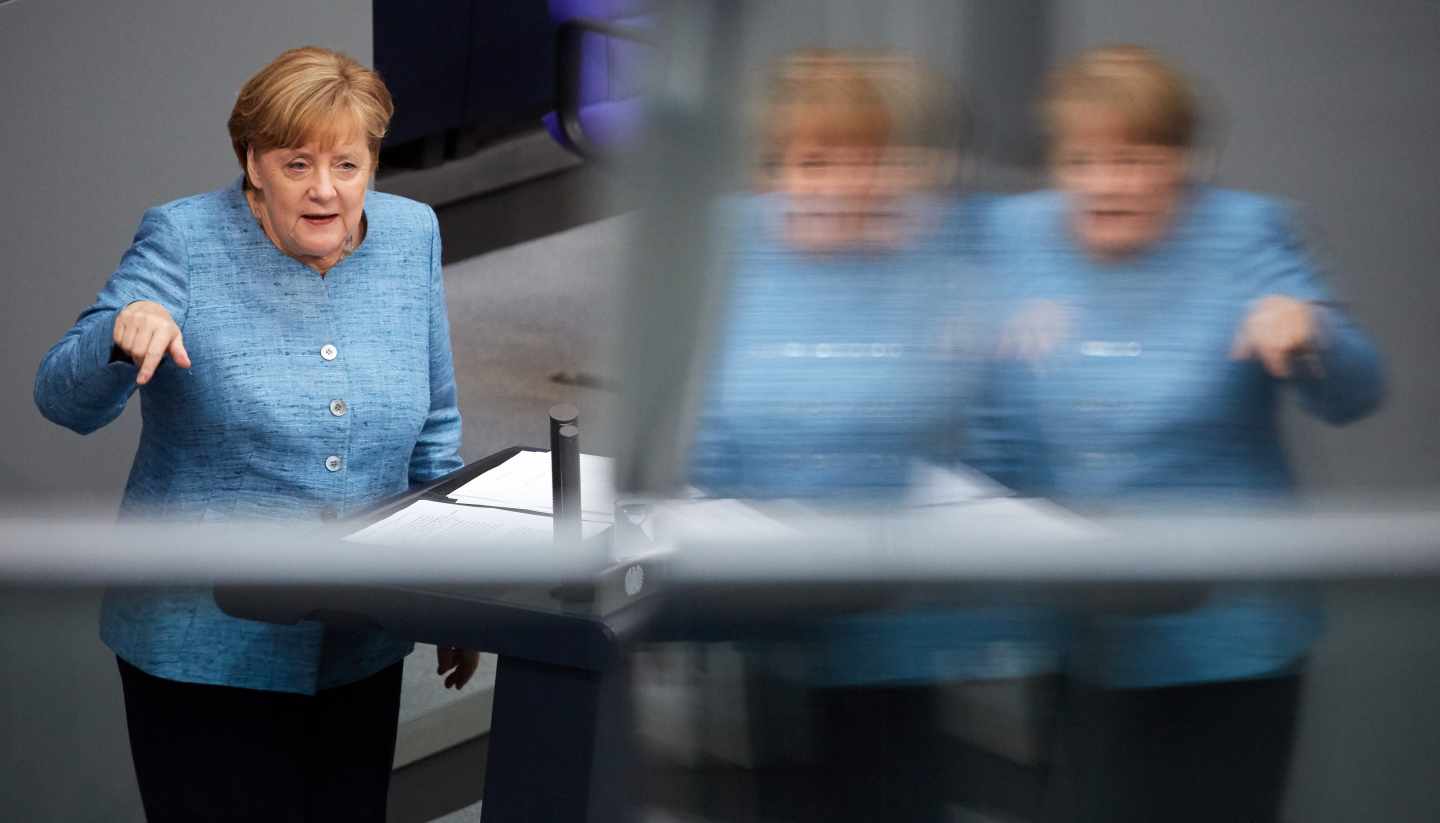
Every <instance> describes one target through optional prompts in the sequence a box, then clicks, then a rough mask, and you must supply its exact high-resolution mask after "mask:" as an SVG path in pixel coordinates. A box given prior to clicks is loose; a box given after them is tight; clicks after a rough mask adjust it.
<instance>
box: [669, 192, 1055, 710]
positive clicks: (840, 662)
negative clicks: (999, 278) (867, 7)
mask: <svg viewBox="0 0 1440 823" xmlns="http://www.w3.org/2000/svg"><path fill="white" fill-rule="evenodd" d="M781 208H782V203H781V202H780V200H779V198H777V197H770V196H761V197H754V198H749V199H745V200H742V201H739V202H735V203H731V204H728V208H727V209H726V215H727V217H728V218H729V219H730V226H729V229H728V231H727V236H729V237H732V238H737V242H736V243H735V245H734V246H732V249H731V252H732V253H731V255H730V257H729V263H730V272H731V283H730V288H729V289H728V293H727V301H726V306H725V307H724V309H723V317H724V320H723V324H722V325H721V327H720V328H721V334H720V336H719V340H718V344H717V347H716V348H717V351H716V353H715V356H714V358H713V366H712V368H711V370H710V371H709V373H708V374H707V376H706V377H707V380H706V387H705V392H704V395H703V396H704V401H703V406H702V409H701V412H700V416H699V418H700V422H699V426H698V430H697V432H696V436H695V444H694V447H693V448H692V451H691V471H690V479H691V482H692V483H693V484H694V485H696V486H698V487H699V488H701V489H703V490H705V491H706V492H708V493H710V494H713V495H717V496H727V497H744V498H758V499H774V498H798V499H803V500H807V501H811V502H818V503H825V504H828V503H876V502H879V503H887V502H888V503H895V502H898V501H899V500H900V498H901V496H902V495H903V494H904V492H905V491H906V489H907V487H908V485H909V483H910V479H911V472H912V468H913V465H914V463H915V461H917V460H925V461H930V462H936V463H942V464H943V463H947V462H950V461H952V460H954V459H955V458H956V456H957V455H958V454H959V453H960V450H961V449H962V445H963V441H964V439H965V432H964V428H965V411H966V408H965V404H966V399H967V398H968V397H970V396H972V395H973V391H974V386H973V383H974V381H975V380H977V379H979V377H980V376H981V370H980V369H979V368H978V365H979V363H980V361H981V359H982V357H983V356H984V355H985V354H986V353H988V351H989V350H990V348H991V347H992V346H993V335H992V334H991V333H990V327H991V326H993V320H994V318H995V317H996V316H997V313H996V311H994V305H993V304H994V303H995V301H996V300H997V299H998V298H997V296H996V295H995V293H994V291H995V289H994V284H993V283H991V282H988V281H987V280H986V279H984V278H982V277H981V276H980V274H979V273H978V272H977V271H972V270H968V269H967V268H966V267H965V266H964V265H963V264H962V262H961V260H962V257H963V256H964V255H965V254H966V253H967V249H966V248H965V245H966V243H967V242H968V236H967V232H968V228H967V226H968V224H967V222H966V221H967V218H968V216H969V211H968V210H967V209H965V208H956V209H954V210H953V211H951V208H950V207H947V208H946V211H945V213H944V214H943V215H942V214H941V213H940V211H939V207H938V206H930V207H925V208H922V209H920V212H919V214H920V216H921V217H922V218H927V219H930V220H932V221H933V223H934V227H933V229H932V230H929V231H926V232H924V233H923V236H921V237H919V238H918V239H916V241H915V242H913V243H912V244H911V245H909V246H908V247H907V248H905V249H902V250H898V251H892V252H879V251H877V252H865V253H862V252H856V253H852V254H835V255H815V254H805V253H801V252H797V251H794V250H792V249H790V248H788V247H787V246H786V245H785V243H784V241H783V238H781V237H780V236H779V227H780V226H781V225H782V216H781V212H780V209H781ZM957 550H959V548H958V546H957ZM798 628H799V631H798V632H797V635H796V638H797V639H799V640H801V641H803V642H802V645H804V646H805V647H806V649H807V651H810V652H816V651H818V652H819V653H818V654H811V655H809V656H808V657H807V659H808V661H809V663H808V665H809V671H807V672H806V675H805V676H806V677H807V678H808V679H810V680H811V681H812V682H818V683H823V684H836V685H838V684H855V683H877V682H927V681H931V680H936V679H950V678H969V677H999V676H1019V675H1025V674H1032V673H1035V672H1036V671H1043V670H1046V669H1049V668H1051V667H1052V666H1053V662H1054V653H1053V638H1052V637H1051V636H1050V633H1051V632H1052V631H1053V628H1052V623H1051V621H1050V620H1049V619H1048V618H1046V617H1045V616H1044V615H1041V614H1038V613H1034V612H1031V611H1029V610H1025V609H1019V608H1010V607H1008V605H1006V606H997V607H996V608H994V609H978V610H973V611H971V610H966V611H963V612H957V611H954V610H952V609H946V608H941V607H936V608H925V609H915V610H910V611H904V612H874V613H863V614H855V615H852V616H849V617H845V618H837V619H833V620H826V621H823V622H818V621H817V622H813V623H810V624H807V625H805V626H801V627H798Z"/></svg>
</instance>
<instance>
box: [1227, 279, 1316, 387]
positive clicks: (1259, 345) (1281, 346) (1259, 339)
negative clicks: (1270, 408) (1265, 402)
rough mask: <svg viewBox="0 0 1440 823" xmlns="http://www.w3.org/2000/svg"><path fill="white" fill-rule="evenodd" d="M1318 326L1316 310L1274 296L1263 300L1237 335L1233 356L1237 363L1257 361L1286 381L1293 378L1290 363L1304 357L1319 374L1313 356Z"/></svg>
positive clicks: (1304, 303) (1289, 298)
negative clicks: (1238, 361) (1240, 361)
mask: <svg viewBox="0 0 1440 823" xmlns="http://www.w3.org/2000/svg"><path fill="white" fill-rule="evenodd" d="M1318 337H1319V324H1318V322H1317V318H1316V315H1315V309H1314V307H1313V306H1311V305H1310V304H1309V303H1306V302H1304V301H1303V300H1296V299H1295V298H1293V297H1282V296H1280V295H1276V294H1272V295H1269V296H1267V297H1263V298H1261V299H1260V300H1259V301H1258V302H1257V303H1255V307H1254V308H1252V309H1251V310H1250V314H1249V315H1247V316H1246V317H1245V321H1244V322H1243V323H1241V324H1240V331H1239V332H1238V333H1236V335H1235V342H1234V344H1233V345H1232V346H1231V347H1230V357H1231V358H1233V359H1235V360H1250V359H1256V360H1259V361H1260V362H1261V364H1263V365H1264V366H1265V371H1266V372H1268V373H1269V374H1270V376H1271V377H1275V378H1278V379H1281V380H1284V379H1286V378H1288V377H1290V376H1291V361H1292V360H1295V359H1297V358H1304V362H1306V363H1307V364H1309V367H1310V368H1311V370H1312V371H1313V372H1314V376H1315V377H1323V376H1324V375H1323V374H1320V373H1319V361H1318V360H1317V359H1316V358H1315V357H1314V356H1313V355H1314V354H1315V348H1316V344H1317V339H1318Z"/></svg>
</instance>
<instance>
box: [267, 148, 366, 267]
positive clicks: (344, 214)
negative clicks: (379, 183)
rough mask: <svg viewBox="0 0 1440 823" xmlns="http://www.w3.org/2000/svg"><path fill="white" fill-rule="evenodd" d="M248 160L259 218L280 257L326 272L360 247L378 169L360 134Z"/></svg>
mask: <svg viewBox="0 0 1440 823" xmlns="http://www.w3.org/2000/svg"><path fill="white" fill-rule="evenodd" d="M247 160H248V162H247V167H248V168H249V171H250V181H251V184H252V185H253V186H254V187H255V198H254V202H255V206H256V212H257V214H258V215H259V217H260V222H261V225H262V226H264V228H265V233H266V234H267V235H269V237H270V239H271V240H272V241H274V243H275V245H277V246H279V247H280V250H281V251H283V252H285V253H286V254H288V255H290V256H291V257H294V258H296V259H297V260H299V261H300V262H302V263H304V264H305V265H307V266H310V267H311V268H313V269H316V270H317V271H321V272H324V271H327V270H328V269H329V268H330V267H331V266H333V265H335V264H336V263H337V262H339V261H340V258H342V257H343V256H344V255H345V253H346V252H347V251H349V250H350V249H353V248H354V246H355V244H357V243H358V242H359V241H360V239H361V226H360V218H361V215H362V214H364V212H365V190H366V186H367V185H368V184H369V182H370V175H371V172H372V170H373V165H374V164H373V161H372V158H371V157H370V148H369V145H368V143H367V142H366V141H365V139H364V137H363V135H361V134H360V133H359V130H358V129H357V130H354V131H353V132H352V133H350V134H349V135H348V136H345V137H343V138H342V139H338V140H335V141H334V142H333V144H329V145H325V144H322V143H321V142H320V141H318V140H312V141H310V142H308V143H306V144H305V145H303V146H297V147H294V148H279V149H269V150H266V151H263V152H259V153H256V152H255V151H254V150H253V149H252V150H251V151H250V154H249V156H248V158H247Z"/></svg>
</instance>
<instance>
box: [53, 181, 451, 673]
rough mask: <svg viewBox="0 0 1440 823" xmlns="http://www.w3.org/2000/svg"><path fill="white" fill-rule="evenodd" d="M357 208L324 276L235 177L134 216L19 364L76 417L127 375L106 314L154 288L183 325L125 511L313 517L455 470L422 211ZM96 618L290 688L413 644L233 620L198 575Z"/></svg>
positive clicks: (204, 662)
mask: <svg viewBox="0 0 1440 823" xmlns="http://www.w3.org/2000/svg"><path fill="white" fill-rule="evenodd" d="M365 216H366V221H367V227H368V228H367V234H366V237H365V240H364V242H363V243H362V244H361V246H360V247H359V248H358V249H356V250H355V252H354V253H353V254H351V255H350V256H349V257H348V258H346V259H345V260H344V261H342V262H341V263H340V264H339V265H337V266H336V267H335V268H333V269H331V270H330V272H329V273H328V274H327V275H326V276H325V277H323V278H322V277H320V276H319V275H318V274H317V273H316V272H315V271H313V270H312V269H309V268H307V267H305V266H304V265H303V264H301V263H300V262H298V261H296V260H294V259H293V258H291V257H288V256H286V255H285V254H283V253H282V252H281V251H280V250H279V249H278V248H276V246H275V245H274V244H273V243H272V242H271V241H270V240H269V239H268V238H267V237H266V236H265V234H264V233H263V231H262V230H261V229H260V227H259V225H258V224H257V223H256V221H255V219H254V218H253V217H252V216H251V214H250V211H249V209H248V207H247V205H246V202H245V197H244V194H243V192H242V190H241V186H240V182H239V181H236V182H235V183H234V184H232V185H230V186H227V187H226V188H223V189H220V190H218V191H213V192H210V193H207V194H200V195H196V196H193V197H187V198H184V199H181V200H177V201H175V202H172V203H168V204H166V205H163V206H159V207H157V208H153V209H150V210H149V211H147V212H146V213H145V216H144V219H143V220H142V221H141V223H140V228H139V230H138V231H137V233H136V235H135V240H134V243H133V244H132V245H131V247H130V249H129V250H128V251H127V252H126V253H125V256H124V257H123V259H122V260H121V262H120V267H119V268H118V269H117V270H116V271H115V273H114V274H112V275H111V276H110V280H109V282H108V283H106V285H105V288H104V289H103V290H102V291H101V292H100V295H99V297H98V298H97V299H96V301H95V304H94V305H93V306H91V307H90V308H88V309H86V310H85V311H84V312H83V313H82V314H81V315H80V318H79V319H78V320H77V321H76V323H75V325H74V327H72V328H71V329H70V331H68V332H66V334H65V336H64V337H63V338H61V340H60V342H59V343H57V344H56V345H55V347H54V348H52V349H51V350H50V352H49V353H48V354H46V355H45V359H44V361H43V362H42V363H41V365H40V371H39V374H38V375H37V377H36V380H35V402H36V404H37V405H38V406H39V407H40V410H41V412H42V413H43V414H44V415H45V416H46V417H47V418H49V419H50V420H52V421H54V422H56V423H59V424H60V425H62V426H66V427H67V428H70V429H73V430H75V431H77V432H79V433H81V434H86V433H89V432H91V431H94V430H96V429H98V428H100V427H101V426H104V425H105V424H106V423H109V422H110V421H111V420H114V419H115V418H116V417H117V416H119V414H120V413H121V411H123V410H124V408H125V404H126V403H127V402H128V401H129V399H130V396H131V394H133V393H134V392H135V389H136V386H135V376H136V371H137V369H136V367H135V366H134V365H132V364H130V363H128V362H123V363H117V362H111V359H110V355H111V345H112V339H111V334H112V329H113V326H114V322H115V316H116V314H117V313H118V312H119V311H120V310H121V309H122V308H124V307H125V306H126V305H127V304H129V303H131V302H134V301H137V300H152V301H154V302H157V303H159V304H161V305H162V306H164V307H165V308H166V309H167V310H168V311H169V312H170V314H171V316H172V317H173V318H174V319H175V322H176V323H177V324H179V325H180V327H181V329H182V332H183V334H184V335H185V346H186V349H187V350H188V351H189V353H190V357H191V360H192V363H193V366H192V368H190V369H188V370H187V369H181V368H179V367H177V366H175V365H174V364H173V363H171V362H170V361H169V360H168V359H167V360H166V361H165V363H164V365H162V366H161V368H160V369H159V370H158V371H157V372H156V374H155V377H154V378H153V379H152V380H151V382H150V383H149V384H148V385H146V386H144V387H143V388H141V389H140V397H141V412H142V417H143V426H142V429H141V434H140V446H139V449H138V450H137V452H136V454H135V462H134V466H133V468H132V469H131V472H130V479H129V482H128V484H127V485H126V488H125V495H124V499H123V502H122V503H121V516H122V517H136V516H144V517H156V518H164V519H178V520H184V521H192V522H193V521H230V520H234V521H244V520H247V519H254V518H265V519H273V518H283V519H296V520H301V521H310V522H315V523H318V522H319V521H320V520H321V519H328V518H333V517H337V516H338V517H344V516H346V515H348V514H351V513H353V512H356V511H358V510H360V509H363V508H365V507H366V506H369V505H371V504H373V503H375V502H377V501H379V500H381V499H382V498H385V497H387V496H389V495H393V494H396V493H398V492H403V491H405V490H406V489H407V488H408V487H409V486H410V485H412V484H417V483H423V482H425V481H428V480H431V479H434V478H436V477H439V476H441V475H443V474H445V473H447V472H449V471H452V470H454V469H456V468H459V467H460V465H461V461H460V457H459V446H460V413H459V410H458V408H457V405H456V395H455V377H454V370H453V366H452V363H451V355H450V334H449V327H448V321H447V318H446V313H445V294H444V285H443V280H442V278H441V272H440V233H439V227H438V224H437V222H436V219H435V215H434V212H432V211H431V210H430V209H429V208H428V207H426V206H424V205H421V204H418V203H415V202H412V201H409V200H406V199H404V198H400V197H394V196H391V195H386V194H382V193H379V192H370V193H369V194H368V196H367V197H366V204H365ZM196 550H197V551H203V549H200V548H197V549H196ZM100 633H101V638H102V639H103V640H104V642H105V643H106V644H107V645H108V646H109V647H110V648H111V649H113V650H114V651H115V653H116V654H117V655H119V656H120V657H121V658H123V659H125V660H126V661H128V662H130V663H131V664H133V665H135V666H137V667H139V668H140V669H142V670H144V671H146V672H149V673H151V674H154V675H157V676H159V677H164V678H168V679H172V680H180V681H186V682H193V683H211V684H223V685H229V686H240V687H245V688H253V689H265V690H274V691H287V692H298V693H306V694H308V693H313V692H315V691H316V690H318V689H323V688H327V687H331V686H336V685H341V684H344V683H347V682H352V681H354V680H357V679H360V678H362V677H365V676H367V675H369V674H372V673H374V672H376V671H378V670H380V669H381V668H384V667H385V666H387V665H389V664H391V663H393V662H395V661H396V660H399V659H400V658H402V657H403V656H405V655H406V654H408V653H409V651H410V649H411V644H410V643H409V642H408V641H405V640H401V639H399V638H393V637H389V636H387V635H385V634H383V633H382V632H379V631H374V630H346V631H340V630H334V629H327V628H326V627H325V626H323V625H320V624H318V623H301V624H299V625H294V626H278V625H270V624H265V623H256V622H251V621H246V620H239V619H235V618H232V617H230V616H228V615H226V614H224V613H223V612H221V611H220V609H219V608H218V607H217V606H216V604H215V600H214V597H213V594H212V592H211V591H210V590H209V589H205V588H183V589H176V588H170V589H146V590H126V591H118V590H117V591H112V592H110V593H109V594H107V596H106V600H105V605H104V608H103V612H102V616H101V628H100Z"/></svg>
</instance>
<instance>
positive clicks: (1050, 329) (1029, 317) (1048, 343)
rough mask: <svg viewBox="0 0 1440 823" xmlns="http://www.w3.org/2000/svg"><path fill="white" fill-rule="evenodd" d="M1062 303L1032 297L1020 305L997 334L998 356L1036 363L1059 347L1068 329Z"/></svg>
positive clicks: (1068, 318) (1034, 364)
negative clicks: (998, 342) (998, 343)
mask: <svg viewBox="0 0 1440 823" xmlns="http://www.w3.org/2000/svg"><path fill="white" fill-rule="evenodd" d="M1069 327H1070V317H1069V315H1068V313H1067V312H1066V311H1065V307H1064V306H1061V305H1060V304H1059V303H1056V302H1054V301H1053V300H1032V301H1030V302H1028V303H1026V304H1025V305H1024V306H1021V308H1020V310H1019V311H1017V312H1016V313H1015V316H1014V317H1013V318H1011V319H1010V322H1009V323H1006V324H1005V330H1004V331H1003V332H1002V333H1001V335H1000V352H999V353H1000V356H1001V357H1002V358H1010V359H1014V360H1021V361H1024V362H1026V363H1029V364H1030V365H1031V366H1038V364H1039V362H1040V361H1041V360H1044V359H1045V358H1046V357H1049V356H1050V354H1051V353H1052V352H1054V351H1055V349H1056V348H1057V347H1059V345H1060V342H1061V341H1062V340H1064V339H1065V335H1066V334H1067V333H1068V332H1069Z"/></svg>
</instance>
